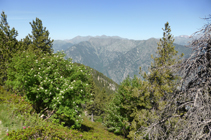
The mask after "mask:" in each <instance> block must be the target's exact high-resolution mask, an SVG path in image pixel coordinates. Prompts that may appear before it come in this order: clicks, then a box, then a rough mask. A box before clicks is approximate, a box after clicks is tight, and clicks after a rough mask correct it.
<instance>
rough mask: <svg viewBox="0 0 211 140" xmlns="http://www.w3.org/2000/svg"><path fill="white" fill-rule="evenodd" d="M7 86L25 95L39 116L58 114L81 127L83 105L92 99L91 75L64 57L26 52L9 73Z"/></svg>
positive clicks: (58, 54) (14, 63)
mask: <svg viewBox="0 0 211 140" xmlns="http://www.w3.org/2000/svg"><path fill="white" fill-rule="evenodd" d="M7 73H8V80H7V81H6V85H7V86H8V87H12V88H13V89H14V90H18V91H24V92H25V97H26V100H28V101H29V102H30V103H32V104H33V105H34V106H35V109H36V110H37V112H40V111H42V110H43V109H44V108H48V109H49V110H55V112H56V113H55V114H56V115H57V118H58V116H62V117H66V118H69V119H70V120H71V121H73V122H75V124H74V125H73V126H76V127H77V126H80V123H81V120H82V119H81V116H80V114H81V113H82V107H81V104H83V103H85V102H86V100H88V99H89V97H90V95H89V93H87V91H88V89H89V85H88V79H89V74H88V72H87V71H86V69H85V68H84V67H83V66H76V65H73V63H72V61H71V60H70V59H69V60H65V59H64V54H63V53H56V54H53V55H49V54H42V53H40V55H39V57H38V56H37V55H35V54H34V53H33V52H30V51H26V52H22V53H21V54H17V55H15V56H14V57H13V58H12V62H11V63H10V64H9V65H8V69H7Z"/></svg>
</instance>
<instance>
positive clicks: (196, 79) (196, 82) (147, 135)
mask: <svg viewBox="0 0 211 140" xmlns="http://www.w3.org/2000/svg"><path fill="white" fill-rule="evenodd" d="M204 19H205V20H207V21H208V23H207V24H205V25H204V27H203V28H202V29H201V30H199V31H197V32H195V33H194V34H193V35H192V38H193V37H195V36H197V38H194V39H193V41H192V42H191V43H190V45H189V47H191V48H192V49H193V52H192V54H191V56H190V57H189V58H188V59H186V60H184V61H183V63H182V64H180V65H179V67H180V74H181V76H182V80H181V82H180V83H181V84H180V85H181V89H179V90H177V91H175V92H174V93H173V94H172V95H171V96H170V97H169V98H168V100H167V101H166V102H167V105H166V107H165V109H164V110H162V111H161V112H158V113H157V114H158V118H157V119H155V121H154V122H152V123H151V124H150V125H149V126H148V127H141V128H140V129H139V130H138V131H137V132H136V137H135V138H134V139H178V140H180V139H182V140H185V139H197V140H198V139H211V24H210V23H209V20H210V19H211V15H209V18H204Z"/></svg>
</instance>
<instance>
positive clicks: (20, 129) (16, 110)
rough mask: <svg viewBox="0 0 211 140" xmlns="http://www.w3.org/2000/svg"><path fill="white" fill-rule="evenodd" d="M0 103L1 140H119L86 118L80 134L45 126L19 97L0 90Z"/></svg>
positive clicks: (49, 124) (61, 128) (47, 124)
mask: <svg viewBox="0 0 211 140" xmlns="http://www.w3.org/2000/svg"><path fill="white" fill-rule="evenodd" d="M0 100H1V102H0V121H1V122H2V124H0V130H1V134H0V137H1V138H3V139H7V138H8V139H11V140H13V139H14V140H16V139H88V140H92V139H96V140H101V139H106V140H107V139H110V140H113V139H116V140H121V139H123V138H121V137H119V136H115V135H114V134H112V133H109V132H108V131H106V130H105V128H104V126H102V125H101V124H100V123H92V122H90V121H89V120H88V119H86V118H84V121H83V122H82V126H81V128H80V130H73V129H69V128H67V127H63V126H62V125H59V124H55V123H52V122H50V121H49V120H48V122H47V121H45V120H43V119H42V118H40V117H39V116H38V114H36V113H35V112H34V110H33V108H32V105H31V104H29V103H28V102H27V101H25V100H24V99H23V97H21V96H19V95H16V94H14V93H13V94H11V93H10V92H7V91H5V90H4V88H3V87H1V86H0ZM2 126H3V127H2ZM85 128H90V129H89V130H88V129H87V130H84V129H85ZM7 130H8V132H7Z"/></svg>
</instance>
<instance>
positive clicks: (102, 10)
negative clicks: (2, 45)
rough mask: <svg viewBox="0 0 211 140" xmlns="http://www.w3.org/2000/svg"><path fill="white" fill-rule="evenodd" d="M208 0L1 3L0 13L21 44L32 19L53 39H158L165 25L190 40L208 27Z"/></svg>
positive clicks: (26, 0)
mask: <svg viewBox="0 0 211 140" xmlns="http://www.w3.org/2000/svg"><path fill="white" fill-rule="evenodd" d="M210 7H211V0H0V10H1V12H2V11H4V12H5V14H6V15H7V20H8V23H9V25H10V27H14V28H15V29H16V30H17V31H18V37H17V39H18V40H20V39H22V38H24V37H26V36H27V35H28V34H31V31H32V28H31V25H30V24H29V22H32V21H33V20H35V19H36V17H37V18H39V19H41V20H42V23H43V26H44V27H46V29H47V30H48V31H49V32H50V38H51V39H54V40H58V39H59V40H64V39H72V38H74V37H76V36H88V35H90V36H97V35H107V36H120V37H123V38H128V39H134V40H145V39H149V38H152V37H154V38H160V37H162V35H163V31H162V28H164V25H165V23H166V22H169V25H170V27H171V30H172V32H171V34H172V35H174V36H179V35H191V34H193V33H194V32H196V31H198V30H199V29H201V28H202V27H203V25H205V24H206V23H207V21H206V20H203V19H202V18H205V17H209V14H211V8H210Z"/></svg>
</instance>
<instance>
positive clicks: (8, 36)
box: [0, 11, 19, 86]
mask: <svg viewBox="0 0 211 140" xmlns="http://www.w3.org/2000/svg"><path fill="white" fill-rule="evenodd" d="M17 36H18V32H17V31H16V30H15V28H12V29H10V26H9V25H8V22H7V16H6V14H5V13H4V11H3V12H2V14H1V21H0V85H2V86H3V85H4V82H5V81H6V79H7V73H6V69H7V64H8V63H10V59H11V58H12V55H13V54H14V53H16V51H17V50H18V48H19V43H18V41H17V39H16V37H17Z"/></svg>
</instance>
